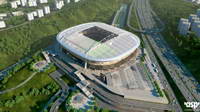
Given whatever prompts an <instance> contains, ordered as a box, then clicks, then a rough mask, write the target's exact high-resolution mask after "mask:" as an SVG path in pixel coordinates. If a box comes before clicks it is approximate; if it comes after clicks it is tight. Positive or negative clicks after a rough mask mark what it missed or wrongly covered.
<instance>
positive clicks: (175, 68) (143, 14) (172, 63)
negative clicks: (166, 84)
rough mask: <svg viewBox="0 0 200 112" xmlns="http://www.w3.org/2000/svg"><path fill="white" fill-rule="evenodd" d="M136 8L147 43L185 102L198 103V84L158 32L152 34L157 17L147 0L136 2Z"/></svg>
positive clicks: (155, 29)
mask: <svg viewBox="0 0 200 112" xmlns="http://www.w3.org/2000/svg"><path fill="white" fill-rule="evenodd" d="M136 6H137V7H136V10H137V15H138V18H139V21H140V24H141V26H142V28H143V30H146V32H148V33H147V34H146V37H147V41H148V43H149V44H150V45H151V47H152V48H153V49H154V51H155V52H156V54H157V56H158V57H159V59H160V60H161V62H162V63H163V65H164V66H165V68H166V69H167V71H168V72H169V74H170V75H171V77H172V79H173V80H174V82H175V83H176V85H177V86H178V88H179V89H180V91H181V92H182V94H183V96H184V97H185V98H186V100H187V101H200V95H199V93H198V92H197V90H196V87H197V85H198V82H197V81H196V80H195V78H194V77H193V76H192V74H191V73H190V72H189V71H188V70H187V69H186V67H185V66H184V65H183V64H182V62H181V61H180V60H179V59H178V58H177V56H176V55H175V54H174V52H173V51H172V50H171V48H170V47H169V45H168V44H167V43H166V41H165V40H164V37H163V36H162V35H161V34H160V33H159V32H153V31H158V30H157V29H158V27H157V22H156V20H155V18H158V17H157V15H156V13H155V12H153V10H152V9H151V7H150V4H149V0H137V5H136ZM157 20H159V19H157ZM180 103H184V102H180Z"/></svg>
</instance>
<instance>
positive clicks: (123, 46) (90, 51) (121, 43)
mask: <svg viewBox="0 0 200 112" xmlns="http://www.w3.org/2000/svg"><path fill="white" fill-rule="evenodd" d="M57 40H58V42H59V43H60V44H61V45H62V46H63V47H64V48H66V49H67V50H70V51H71V52H73V53H75V54H77V55H79V56H80V57H82V58H84V59H87V60H90V61H113V60H116V59H117V60H118V59H119V58H122V57H124V56H128V55H130V54H131V53H133V52H134V51H135V49H136V48H138V47H139V45H140V40H139V38H138V37H137V36H136V35H134V34H132V33H130V32H127V31H125V30H122V29H119V28H117V27H113V26H111V25H107V24H104V23H99V22H92V23H86V24H81V25H78V26H74V27H72V28H69V29H66V30H64V31H62V32H61V33H59V34H58V35H57Z"/></svg>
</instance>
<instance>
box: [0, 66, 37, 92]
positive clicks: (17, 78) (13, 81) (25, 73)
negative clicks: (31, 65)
mask: <svg viewBox="0 0 200 112" xmlns="http://www.w3.org/2000/svg"><path fill="white" fill-rule="evenodd" d="M32 73H33V72H32V71H30V70H29V69H28V68H27V67H25V68H23V69H22V70H20V71H19V72H17V73H15V74H14V75H13V76H12V77H10V78H9V79H8V82H7V83H6V84H4V87H3V88H0V90H4V89H9V88H12V87H14V86H16V85H18V84H20V83H21V82H23V81H24V80H26V79H27V78H28V77H29V76H30V75H31V74H32Z"/></svg>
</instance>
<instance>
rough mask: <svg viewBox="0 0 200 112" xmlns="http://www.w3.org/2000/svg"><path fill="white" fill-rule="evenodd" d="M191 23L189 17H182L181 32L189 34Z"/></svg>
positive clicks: (179, 28)
mask: <svg viewBox="0 0 200 112" xmlns="http://www.w3.org/2000/svg"><path fill="white" fill-rule="evenodd" d="M190 25H191V23H190V22H189V20H188V19H184V18H181V19H180V22H179V25H178V31H179V34H181V35H187V33H188V31H189V28H190Z"/></svg>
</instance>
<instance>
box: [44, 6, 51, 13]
mask: <svg viewBox="0 0 200 112" xmlns="http://www.w3.org/2000/svg"><path fill="white" fill-rule="evenodd" d="M49 13H50V7H49V6H45V7H44V14H49Z"/></svg>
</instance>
